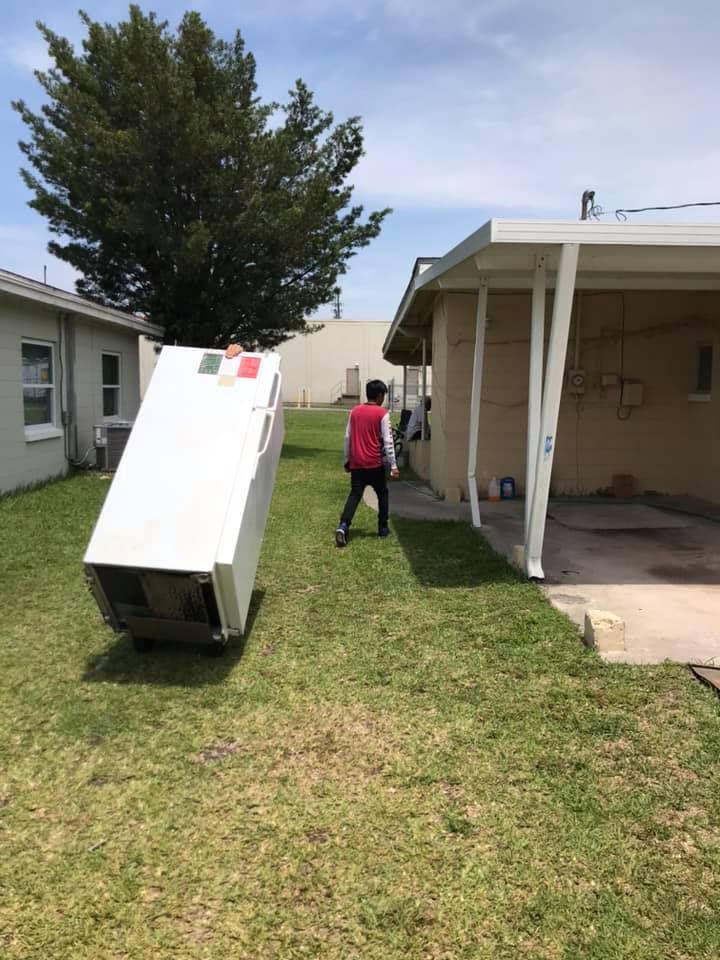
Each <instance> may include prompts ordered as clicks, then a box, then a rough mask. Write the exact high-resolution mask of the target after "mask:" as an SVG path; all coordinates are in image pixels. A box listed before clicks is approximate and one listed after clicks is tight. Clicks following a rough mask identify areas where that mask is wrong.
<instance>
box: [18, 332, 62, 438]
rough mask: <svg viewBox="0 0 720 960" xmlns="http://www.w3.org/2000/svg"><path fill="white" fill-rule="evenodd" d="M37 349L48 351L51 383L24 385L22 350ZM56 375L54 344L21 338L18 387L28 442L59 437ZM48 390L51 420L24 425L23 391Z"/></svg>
mask: <svg viewBox="0 0 720 960" xmlns="http://www.w3.org/2000/svg"><path fill="white" fill-rule="evenodd" d="M26 343H27V344H30V345H32V346H38V347H48V348H49V349H50V369H51V372H52V382H51V383H48V384H47V385H45V384H42V383H25V377H24V365H23V362H22V348H23V346H24V345H25V344H26ZM56 374H57V364H56V362H55V344H54V343H53V341H52V340H37V339H36V338H34V337H22V339H21V341H20V386H21V389H22V398H23V428H24V430H25V439H26V440H28V441H30V440H49V439H51V438H53V437H61V436H62V430H59V429H58V426H57V393H56V387H57V383H56V382H55V377H56ZM26 389H27V390H37V389H40V390H49V391H50V400H51V410H52V412H51V419H50V420H49V421H47V423H33V424H26V423H25V390H26Z"/></svg>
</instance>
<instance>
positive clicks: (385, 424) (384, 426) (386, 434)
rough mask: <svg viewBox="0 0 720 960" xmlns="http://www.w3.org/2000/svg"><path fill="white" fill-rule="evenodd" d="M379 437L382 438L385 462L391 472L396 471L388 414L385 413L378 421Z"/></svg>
mask: <svg viewBox="0 0 720 960" xmlns="http://www.w3.org/2000/svg"><path fill="white" fill-rule="evenodd" d="M380 436H381V437H382V442H383V448H384V450H385V460H386V461H387V462H388V463H389V464H390V468H391V469H392V470H395V469H397V463H396V461H395V444H394V442H393V437H392V428H391V427H390V414H389V413H386V414H385V416H384V417H383V418H382V420H381V421H380Z"/></svg>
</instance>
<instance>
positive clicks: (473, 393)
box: [467, 279, 488, 527]
mask: <svg viewBox="0 0 720 960" xmlns="http://www.w3.org/2000/svg"><path fill="white" fill-rule="evenodd" d="M487 303H488V288H487V281H486V280H484V279H483V280H481V281H480V289H479V290H478V298H477V312H476V314H475V353H474V355H473V378H472V387H471V390H470V432H469V437H468V466H467V481H468V496H469V497H470V509H471V511H472V524H473V526H474V527H480V526H482V522H481V520H480V504H479V502H478V492H477V480H476V479H475V473H476V470H477V452H478V432H479V429H480V397H481V395H482V377H483V362H484V360H485V328H486V326H487Z"/></svg>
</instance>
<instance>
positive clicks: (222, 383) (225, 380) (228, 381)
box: [217, 373, 235, 387]
mask: <svg viewBox="0 0 720 960" xmlns="http://www.w3.org/2000/svg"><path fill="white" fill-rule="evenodd" d="M217 385H218V386H219V387H234V386H235V377H229V376H228V375H227V374H226V373H221V374H220V376H219V377H218V378H217Z"/></svg>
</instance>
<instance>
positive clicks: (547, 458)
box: [525, 243, 580, 580]
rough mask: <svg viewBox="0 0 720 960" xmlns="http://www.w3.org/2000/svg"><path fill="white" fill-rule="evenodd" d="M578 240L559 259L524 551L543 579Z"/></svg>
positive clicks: (533, 574) (531, 571)
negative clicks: (547, 521) (546, 533)
mask: <svg viewBox="0 0 720 960" xmlns="http://www.w3.org/2000/svg"><path fill="white" fill-rule="evenodd" d="M579 249H580V247H579V244H577V243H564V244H563V245H562V247H561V248H560V263H559V265H558V272H557V278H556V280H555V303H554V305H553V316H552V329H551V331H550V345H549V347H548V358H547V367H546V369H545V388H544V390H543V403H542V415H541V419H540V438H539V443H538V452H537V463H536V469H535V485H534V488H533V500H532V509H531V513H530V526H529V530H528V539H527V544H526V551H525V558H526V559H525V565H526V569H527V575H528V577H530V578H531V579H532V580H544V579H545V574H544V573H543V568H542V549H543V542H544V539H545V520H546V517H547V507H548V499H549V496H550V479H551V475H552V465H553V456H554V453H555V435H556V433H557V423H558V414H559V413H560V400H561V398H562V387H563V375H564V373H565V358H566V356H567V347H568V335H569V333H570V317H571V315H572V305H573V295H574V293H575V276H576V273H577V262H578V252H579Z"/></svg>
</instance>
